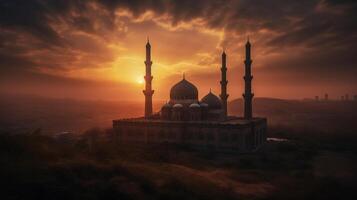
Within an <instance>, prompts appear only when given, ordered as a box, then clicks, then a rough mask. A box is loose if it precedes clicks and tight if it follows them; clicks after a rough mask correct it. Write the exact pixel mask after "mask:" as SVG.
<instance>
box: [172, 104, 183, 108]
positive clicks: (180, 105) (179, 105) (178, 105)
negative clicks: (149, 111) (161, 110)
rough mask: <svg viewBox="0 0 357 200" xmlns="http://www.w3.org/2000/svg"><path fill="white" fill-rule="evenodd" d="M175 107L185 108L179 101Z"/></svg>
mask: <svg viewBox="0 0 357 200" xmlns="http://www.w3.org/2000/svg"><path fill="white" fill-rule="evenodd" d="M173 108H183V106H182V104H179V103H177V104H175V105H174V106H173Z"/></svg>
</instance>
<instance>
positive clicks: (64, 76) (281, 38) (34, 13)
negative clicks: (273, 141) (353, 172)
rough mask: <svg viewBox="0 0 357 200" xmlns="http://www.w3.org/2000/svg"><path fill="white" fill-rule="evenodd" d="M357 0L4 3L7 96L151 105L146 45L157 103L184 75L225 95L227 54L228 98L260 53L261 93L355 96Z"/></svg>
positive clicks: (1, 86) (0, 30)
mask: <svg viewBox="0 0 357 200" xmlns="http://www.w3.org/2000/svg"><path fill="white" fill-rule="evenodd" d="M356 19H357V1H354V0H341V1H337V0H299V1H296V0H226V1H225V0H191V1H189V0H161V1H160V0H157V1H154V0H152V1H150V0H143V1H140V0H125V1H119V0H118V1H116V0H83V1H82V0H73V1H69V0H62V1H58V0H26V1H24V0H1V1H0V92H2V93H26V94H37V95H43V96H50V97H65V98H82V99H111V100H143V94H142V89H143V87H144V85H143V83H142V81H143V75H144V69H145V68H144V59H145V43H146V38H147V37H149V38H150V42H151V45H152V59H153V76H154V80H153V87H154V89H155V90H156V91H155V94H154V99H156V100H162V99H167V98H168V94H169V89H170V86H171V85H172V84H174V83H175V82H178V81H179V80H180V79H181V78H182V73H184V72H185V74H186V77H187V79H188V80H190V81H191V82H193V83H194V84H195V85H196V86H197V87H198V88H199V95H200V96H201V97H202V96H203V95H205V94H206V93H207V92H208V91H209V88H212V90H213V91H214V92H215V93H216V94H218V93H219V79H220V74H219V73H220V71H219V67H220V54H221V52H222V49H226V52H227V55H228V79H229V84H228V91H229V93H230V94H231V95H230V99H234V98H238V97H241V94H242V90H243V79H242V77H243V67H244V65H243V59H244V48H243V47H244V44H245V42H246V39H247V37H248V36H249V38H250V41H251V43H252V48H253V52H252V54H253V75H254V79H253V89H254V93H255V94H256V96H266V97H278V98H304V97H313V96H315V95H323V94H324V93H326V92H327V93H329V94H330V96H331V97H332V98H338V97H339V96H341V95H343V94H346V93H349V94H350V95H353V94H357V53H356V52H357V20H356Z"/></svg>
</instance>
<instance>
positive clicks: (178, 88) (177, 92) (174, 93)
mask: <svg viewBox="0 0 357 200" xmlns="http://www.w3.org/2000/svg"><path fill="white" fill-rule="evenodd" d="M170 99H171V100H183V99H194V100H198V90H197V88H196V86H195V85H193V84H192V83H190V82H189V81H187V80H186V79H185V78H183V79H182V80H181V81H180V82H178V83H176V84H175V85H174V86H172V88H171V90H170Z"/></svg>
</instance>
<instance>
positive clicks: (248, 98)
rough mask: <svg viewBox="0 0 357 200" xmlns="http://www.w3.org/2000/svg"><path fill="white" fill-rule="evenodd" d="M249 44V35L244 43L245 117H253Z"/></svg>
mask: <svg viewBox="0 0 357 200" xmlns="http://www.w3.org/2000/svg"><path fill="white" fill-rule="evenodd" d="M250 48H251V45H250V42H249V37H248V40H247V43H246V45H245V61H244V64H245V75H244V81H245V91H244V94H243V98H244V118H245V119H251V118H252V117H253V114H252V99H253V96H254V94H253V93H252V79H253V76H252V71H251V65H252V62H253V61H252V60H251V55H250V50H251V49H250Z"/></svg>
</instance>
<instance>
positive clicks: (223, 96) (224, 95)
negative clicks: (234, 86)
mask: <svg viewBox="0 0 357 200" xmlns="http://www.w3.org/2000/svg"><path fill="white" fill-rule="evenodd" d="M226 73H227V66H226V52H225V51H224V50H223V53H222V67H221V82H220V83H221V94H220V97H221V101H222V106H223V117H224V119H226V118H227V99H228V96H229V95H228V94H227V84H228V81H227V76H226Z"/></svg>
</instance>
